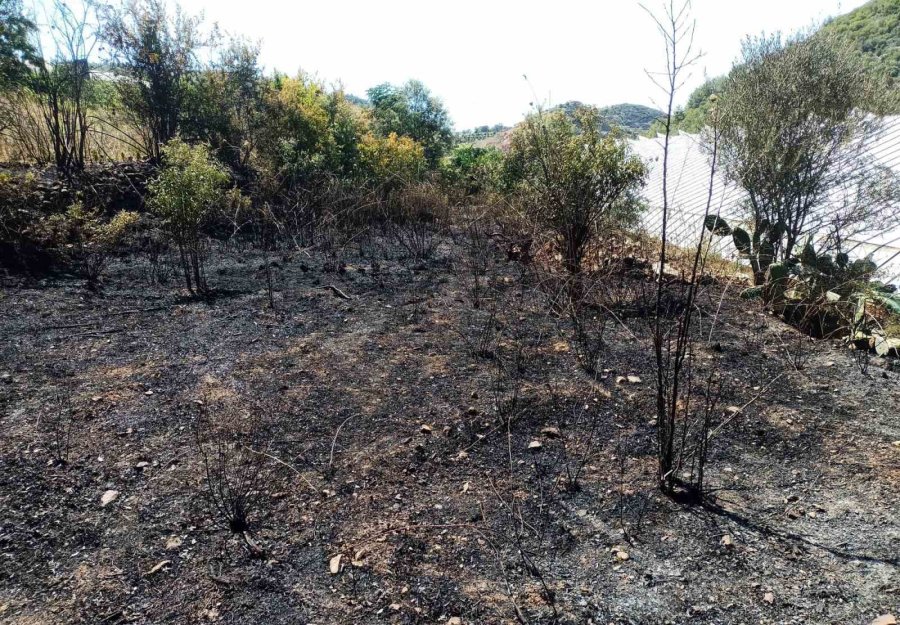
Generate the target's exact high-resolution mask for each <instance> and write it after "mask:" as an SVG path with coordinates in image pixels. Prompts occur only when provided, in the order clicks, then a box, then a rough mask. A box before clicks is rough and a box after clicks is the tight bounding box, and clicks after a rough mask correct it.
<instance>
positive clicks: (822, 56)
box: [720, 34, 883, 283]
mask: <svg viewBox="0 0 900 625" xmlns="http://www.w3.org/2000/svg"><path fill="white" fill-rule="evenodd" d="M882 93H883V92H882V91H881V90H880V89H879V82H878V81H876V80H873V79H872V77H871V76H870V75H869V74H868V73H867V72H866V71H865V66H864V64H863V62H862V60H861V58H860V57H859V56H858V55H856V54H855V53H854V52H853V51H852V50H850V49H849V48H848V47H847V46H846V44H844V43H843V42H842V41H840V40H838V39H837V38H836V37H834V36H832V35H821V34H820V36H815V37H803V36H800V37H794V38H792V39H788V40H784V39H782V38H781V36H779V35H775V36H770V37H759V38H749V39H747V40H746V41H745V43H744V46H743V58H742V62H741V63H740V64H739V65H736V66H735V67H734V69H732V71H731V73H730V74H729V75H728V79H727V83H726V85H725V89H724V95H723V97H722V98H721V118H720V129H721V140H720V155H721V162H722V165H723V168H724V171H725V172H726V174H727V175H728V176H729V177H730V178H731V179H732V180H733V181H735V182H736V183H738V184H739V185H740V186H741V187H743V189H744V190H745V191H746V193H747V203H746V208H747V214H746V217H747V221H748V222H749V224H750V226H751V227H752V230H753V234H752V235H751V243H753V242H754V241H756V242H759V245H754V247H753V250H752V251H751V255H752V256H753V257H756V259H757V260H759V261H762V262H758V263H757V264H758V265H759V266H760V267H762V266H765V265H767V264H768V261H769V257H772V258H774V259H778V260H785V259H787V258H790V257H791V254H792V253H793V250H794V248H795V246H796V245H797V243H798V241H799V240H800V239H801V237H803V236H805V235H806V234H811V232H810V229H811V228H813V227H814V225H813V223H812V222H813V221H814V220H813V219H811V218H812V217H813V213H814V211H815V210H816V209H817V208H818V207H820V206H821V204H822V203H823V201H824V200H825V198H826V197H827V196H828V194H829V191H830V190H832V189H834V188H836V187H837V186H838V185H846V184H847V183H848V179H847V176H851V175H854V172H859V171H864V169H865V168H863V167H861V165H862V163H860V162H858V161H860V159H862V157H861V155H860V151H859V150H858V149H856V148H858V146H860V145H862V144H864V143H865V141H866V139H867V138H869V137H870V136H872V134H873V133H874V132H876V131H877V130H878V127H879V125H880V121H879V119H878V118H877V117H874V116H872V115H869V114H868V113H867V111H871V110H873V109H876V108H877V106H878V104H877V102H878V100H879V99H880V97H881V95H882ZM839 164H840V166H838V165H839ZM763 256H765V258H763ZM763 279H764V276H763V275H761V273H760V272H757V275H756V281H757V283H760V282H761V281H762V280H763Z"/></svg>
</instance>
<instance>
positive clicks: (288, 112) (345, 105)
mask: <svg viewBox="0 0 900 625" xmlns="http://www.w3.org/2000/svg"><path fill="white" fill-rule="evenodd" d="M264 102H265V104H264V113H263V120H262V123H261V128H260V132H259V138H258V140H257V151H258V155H259V163H258V165H259V166H260V167H261V168H262V169H264V170H266V171H267V172H269V173H270V174H271V175H273V176H275V177H277V178H278V179H279V180H281V185H282V186H284V187H287V188H291V187H298V186H300V187H302V186H309V185H310V184H312V182H313V181H314V180H317V179H319V178H321V177H322V176H336V177H338V178H341V179H354V178H356V177H357V176H360V175H362V174H363V170H362V168H363V164H362V162H361V159H362V154H361V142H362V141H363V137H364V136H365V135H366V134H367V133H368V122H367V118H366V114H365V112H364V111H363V109H361V108H359V107H358V106H356V105H354V104H352V103H350V102H349V101H348V100H347V99H346V97H345V96H344V93H343V92H342V91H340V90H336V91H330V92H329V91H327V90H326V89H325V87H324V85H322V84H321V83H319V82H317V81H315V80H313V79H312V78H311V77H309V76H307V75H305V74H300V75H298V76H297V77H296V78H287V77H284V76H276V77H275V79H274V80H272V81H271V82H270V84H269V85H268V86H267V88H266V93H265V95H264Z"/></svg>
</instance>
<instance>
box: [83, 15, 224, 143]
mask: <svg viewBox="0 0 900 625" xmlns="http://www.w3.org/2000/svg"><path fill="white" fill-rule="evenodd" d="M199 28H200V19H199V18H197V17H192V16H188V15H185V14H184V13H182V12H181V10H180V9H177V10H176V11H175V13H174V14H170V13H169V12H168V10H167V7H166V3H165V1H164V0H125V2H124V3H123V4H122V5H121V6H107V7H105V10H104V12H103V13H102V19H101V25H100V36H101V38H102V39H103V41H104V42H105V43H106V51H107V54H108V56H109V61H110V63H111V65H112V67H113V68H114V71H115V72H116V73H117V75H118V80H117V81H116V82H115V85H116V88H117V89H118V91H119V98H120V100H121V102H122V105H123V111H124V112H125V114H127V115H128V116H129V117H130V118H131V120H132V121H133V122H134V124H135V126H137V127H139V128H142V129H143V131H144V136H143V137H141V143H142V144H143V145H142V147H143V150H144V152H145V153H146V155H147V156H150V157H152V158H153V159H155V160H159V158H160V157H161V150H160V148H161V146H162V145H163V144H164V143H166V142H167V141H169V140H170V139H172V138H173V137H174V136H175V134H176V133H177V132H178V124H179V121H180V119H181V115H182V111H183V107H184V102H185V98H186V94H187V90H188V85H189V81H188V77H189V76H190V75H191V74H192V73H193V72H194V71H196V70H197V68H198V61H197V58H196V57H197V51H198V50H199V49H200V48H201V47H203V46H204V45H205V43H206V42H205V41H203V40H202V38H201V36H200V31H199ZM220 104H221V103H220Z"/></svg>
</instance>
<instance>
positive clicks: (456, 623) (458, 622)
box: [447, 616, 462, 625]
mask: <svg viewBox="0 0 900 625" xmlns="http://www.w3.org/2000/svg"><path fill="white" fill-rule="evenodd" d="M447 625H462V619H461V618H459V617H458V616H452V617H450V618H449V619H447Z"/></svg>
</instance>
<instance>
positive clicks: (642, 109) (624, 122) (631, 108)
mask: <svg viewBox="0 0 900 625" xmlns="http://www.w3.org/2000/svg"><path fill="white" fill-rule="evenodd" d="M579 106H584V105H583V104H582V103H581V102H579V101H577V100H571V101H569V102H565V103H563V104H560V105H558V106H554V107H553V108H554V109H561V110H563V111H566V112H567V113H571V112H572V111H574V110H575V109H576V108H578V107H579ZM600 115H601V116H602V117H603V130H610V129H611V128H612V127H613V126H615V127H617V128H619V129H620V130H622V131H624V132H625V133H627V134H642V133H644V132H646V131H647V130H648V129H649V128H650V126H651V125H652V124H653V122H654V121H656V120H657V119H659V118H660V117H661V116H662V115H663V112H662V111H659V110H657V109H655V108H650V107H649V106H644V105H643V104H627V103H625V104H613V105H612V106H604V107H602V108H601V109H600Z"/></svg>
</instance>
